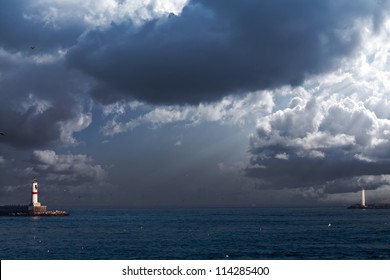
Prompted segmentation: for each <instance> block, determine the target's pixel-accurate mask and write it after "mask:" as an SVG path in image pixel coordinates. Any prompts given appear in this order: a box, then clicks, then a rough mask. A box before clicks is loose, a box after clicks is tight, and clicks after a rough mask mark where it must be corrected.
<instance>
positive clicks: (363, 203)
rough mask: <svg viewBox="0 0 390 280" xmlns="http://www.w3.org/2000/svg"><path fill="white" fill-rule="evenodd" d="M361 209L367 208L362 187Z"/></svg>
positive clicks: (364, 191)
mask: <svg viewBox="0 0 390 280" xmlns="http://www.w3.org/2000/svg"><path fill="white" fill-rule="evenodd" d="M362 207H367V205H366V190H365V189H364V188H363V187H362Z"/></svg>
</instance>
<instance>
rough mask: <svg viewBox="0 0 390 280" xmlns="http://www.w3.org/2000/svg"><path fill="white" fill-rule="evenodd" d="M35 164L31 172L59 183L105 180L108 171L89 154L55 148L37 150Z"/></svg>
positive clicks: (33, 160)
mask: <svg viewBox="0 0 390 280" xmlns="http://www.w3.org/2000/svg"><path fill="white" fill-rule="evenodd" d="M32 163H33V164H34V166H33V167H32V168H31V169H29V173H31V174H34V175H40V176H43V177H44V178H45V180H47V181H54V182H57V183H71V182H77V183H80V184H81V183H85V182H99V181H100V182H104V181H105V180H106V178H107V173H106V171H105V170H104V168H103V167H102V166H101V165H96V164H94V162H93V160H92V158H90V157H88V156H87V155H83V154H78V155H73V154H57V153H56V152H55V151H53V150H35V151H34V152H33V155H32Z"/></svg>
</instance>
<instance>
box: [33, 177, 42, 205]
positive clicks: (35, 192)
mask: <svg viewBox="0 0 390 280" xmlns="http://www.w3.org/2000/svg"><path fill="white" fill-rule="evenodd" d="M31 187H32V189H31V205H32V206H41V203H39V202H38V180H37V178H34V180H33V181H32V186H31Z"/></svg>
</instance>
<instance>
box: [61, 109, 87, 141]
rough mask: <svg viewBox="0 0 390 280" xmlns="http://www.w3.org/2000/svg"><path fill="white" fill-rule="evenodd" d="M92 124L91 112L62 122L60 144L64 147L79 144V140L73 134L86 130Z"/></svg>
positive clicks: (79, 114) (82, 113) (81, 113)
mask: <svg viewBox="0 0 390 280" xmlns="http://www.w3.org/2000/svg"><path fill="white" fill-rule="evenodd" d="M91 123H92V114H91V113H90V112H87V113H84V112H79V113H78V114H76V115H75V116H74V118H72V119H69V120H66V121H63V122H60V129H61V135H60V142H61V143H62V144H63V145H74V144H77V140H76V139H75V138H74V136H73V134H74V133H75V132H78V131H81V130H84V129H85V128H87V127H88V126H89V125H90V124H91Z"/></svg>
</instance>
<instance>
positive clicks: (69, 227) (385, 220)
mask: <svg viewBox="0 0 390 280" xmlns="http://www.w3.org/2000/svg"><path fill="white" fill-rule="evenodd" d="M67 210H68V209H67ZM0 259H2V260H18V259H23V260H30V259H34V260H51V259H61V260H68V259H71V260H98V259H105V260H187V259H190V260H223V259H244V260H246V259H250V260H257V259H259V260H260V259H261V260H265V259H266V260H268V259H277V260H290V259H293V260H312V259H314V260H327V259H332V260H345V259H351V260H357V259H367V260H371V259H390V210H385V209H383V210H381V209H377V210H375V209H369V210H360V209H355V210H347V209H345V208H343V207H340V208H256V207H251V208H199V209H198V208H190V209H189V208H161V209H150V208H149V209H119V208H115V209H113V208H109V209H105V208H93V209H72V210H71V211H70V216H67V217H0Z"/></svg>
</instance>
